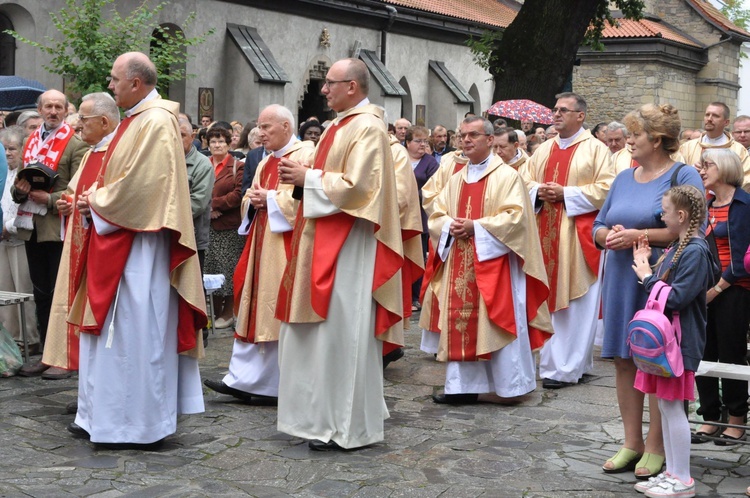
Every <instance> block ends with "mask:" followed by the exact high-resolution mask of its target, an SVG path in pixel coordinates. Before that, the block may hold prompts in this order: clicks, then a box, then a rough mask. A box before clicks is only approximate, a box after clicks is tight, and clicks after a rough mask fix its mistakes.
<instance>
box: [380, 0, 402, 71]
mask: <svg viewBox="0 0 750 498" xmlns="http://www.w3.org/2000/svg"><path fill="white" fill-rule="evenodd" d="M383 7H385V10H387V11H388V22H386V23H385V27H384V28H383V29H382V30H381V31H380V62H382V63H383V64H385V47H386V44H387V42H388V31H389V30H390V29H391V27H392V26H393V23H394V22H395V21H396V16H397V15H398V11H397V10H396V8H395V7H394V6H393V5H384V6H383Z"/></svg>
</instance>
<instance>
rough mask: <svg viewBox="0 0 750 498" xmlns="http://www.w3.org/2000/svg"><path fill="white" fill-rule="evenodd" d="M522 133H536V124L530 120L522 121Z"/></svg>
mask: <svg viewBox="0 0 750 498" xmlns="http://www.w3.org/2000/svg"><path fill="white" fill-rule="evenodd" d="M521 131H522V132H524V134H526V135H531V134H532V133H534V122H533V121H531V120H528V119H522V120H521Z"/></svg>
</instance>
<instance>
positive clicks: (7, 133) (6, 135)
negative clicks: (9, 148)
mask: <svg viewBox="0 0 750 498" xmlns="http://www.w3.org/2000/svg"><path fill="white" fill-rule="evenodd" d="M25 137H26V134H25V133H24V131H23V126H20V125H13V126H9V127H7V128H3V129H0V142H2V144H3V145H6V144H8V143H15V144H16V145H17V146H18V147H21V146H22V145H23V139H24V138H25Z"/></svg>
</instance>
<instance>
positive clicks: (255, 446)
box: [0, 330, 750, 498]
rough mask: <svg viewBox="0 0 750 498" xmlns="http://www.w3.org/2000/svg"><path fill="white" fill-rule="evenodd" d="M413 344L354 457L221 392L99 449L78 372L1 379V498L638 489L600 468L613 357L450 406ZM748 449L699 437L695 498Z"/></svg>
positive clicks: (218, 353) (748, 475)
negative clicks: (81, 400) (545, 382)
mask: <svg viewBox="0 0 750 498" xmlns="http://www.w3.org/2000/svg"><path fill="white" fill-rule="evenodd" d="M231 341H232V338H231V334H230V333H229V331H228V330H226V331H219V332H217V333H216V335H213V336H211V338H210V340H209V348H208V350H207V357H206V358H205V360H203V362H202V364H201V374H202V376H203V377H204V378H212V379H220V378H221V377H222V376H223V374H224V373H225V372H226V368H227V365H228V361H229V354H230V351H231ZM407 342H408V344H407V348H406V355H405V357H404V358H403V359H401V360H399V361H398V362H396V363H393V364H392V365H391V366H390V367H388V370H387V371H386V372H385V379H386V381H385V396H386V401H387V403H388V408H389V410H390V413H391V418H390V419H389V420H387V421H386V424H385V429H386V432H385V435H386V438H385V442H384V443H381V444H377V445H374V446H372V447H369V448H366V449H363V450H359V451H354V452H347V453H337V452H333V453H317V452H311V451H310V450H309V449H308V447H307V444H306V442H304V441H302V440H300V439H297V438H293V437H290V436H287V435H285V434H281V433H279V432H277V430H276V408H272V407H257V406H247V405H244V404H241V403H240V402H237V401H234V400H233V399H231V398H229V397H228V396H222V395H218V394H216V393H214V392H206V396H205V399H206V412H205V413H204V414H201V415H191V416H186V417H181V419H180V421H179V424H178V429H177V433H176V434H175V435H173V436H171V437H169V438H168V439H167V442H166V444H165V445H164V447H163V448H162V449H161V450H159V451H158V452H141V451H134V450H127V451H112V450H96V449H94V447H93V445H92V444H90V443H89V442H88V441H85V440H81V439H74V438H72V437H71V435H70V434H69V433H68V432H67V431H66V429H65V427H66V426H67V424H68V423H70V422H71V421H72V420H73V416H72V415H66V414H65V405H66V404H67V403H69V402H71V401H73V400H75V396H76V379H69V380H59V381H45V380H42V379H40V378H35V379H25V378H21V377H13V378H9V379H0V427H2V432H0V434H1V435H0V438H2V439H1V440H0V456H1V458H0V461H1V462H2V465H1V466H0V496H38V497H56V496H96V497H115V496H175V497H176V496H179V497H193V496H210V497H223V496H246V495H249V496H259V497H281V496H299V497H313V496H337V497H338V496H351V497H409V498H411V497H436V496H442V497H474V496H487V497H568V496H570V497H612V496H641V495H638V494H637V493H636V492H635V491H633V487H632V486H633V483H634V482H635V480H634V479H633V477H632V473H625V474H614V475H612V474H609V475H608V474H604V473H602V471H601V469H600V466H601V464H602V463H603V462H604V460H606V458H608V457H609V456H611V455H612V454H614V452H615V451H616V450H617V449H618V447H619V444H618V442H619V441H621V439H622V428H621V424H620V423H619V419H618V410H617V406H616V401H615V390H614V366H613V365H612V363H611V362H606V361H600V360H597V361H596V363H595V367H594V371H593V375H592V376H590V377H588V378H587V383H586V384H583V385H577V386H573V387H568V388H565V389H561V390H558V391H549V390H543V389H542V388H541V382H540V383H539V388H538V389H537V390H536V391H535V392H533V393H531V394H530V395H528V396H527V399H526V400H525V401H524V402H523V403H522V404H520V405H516V406H500V405H492V404H481V405H474V406H445V405H436V404H434V403H433V402H432V400H431V398H430V395H431V394H433V393H434V392H437V391H441V390H442V384H443V380H444V377H443V376H444V366H443V365H441V364H440V363H437V362H436V361H435V360H434V359H433V357H432V356H431V355H426V354H424V353H422V352H421V351H419V334H418V333H417V332H416V330H414V331H412V332H409V333H408V335H407ZM746 448H747V447H745V446H738V447H725V448H721V447H718V446H715V445H713V444H711V443H708V444H703V445H694V446H693V448H692V449H693V453H692V471H693V475H694V477H695V478H696V481H698V485H697V492H698V496H715V497H718V496H721V497H727V496H744V490H745V488H746V486H747V485H749V484H750V468H748V467H747V466H746V463H747V461H748V450H747V449H746Z"/></svg>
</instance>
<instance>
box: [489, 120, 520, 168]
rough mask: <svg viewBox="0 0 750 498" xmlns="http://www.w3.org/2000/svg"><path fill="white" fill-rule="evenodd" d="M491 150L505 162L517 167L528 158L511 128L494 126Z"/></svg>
mask: <svg viewBox="0 0 750 498" xmlns="http://www.w3.org/2000/svg"><path fill="white" fill-rule="evenodd" d="M494 135H495V138H494V141H493V143H492V151H493V152H494V153H495V154H497V155H498V156H500V159H502V160H503V162H504V163H505V164H507V165H508V166H510V167H512V168H513V169H516V170H517V169H518V168H520V167H521V165H522V164H523V163H524V162H526V160H527V159H528V158H529V156H528V154H526V151H524V150H523V149H522V148H521V147H520V146H519V143H518V135H517V134H516V132H515V130H514V129H513V128H496V129H495V132H494Z"/></svg>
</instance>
